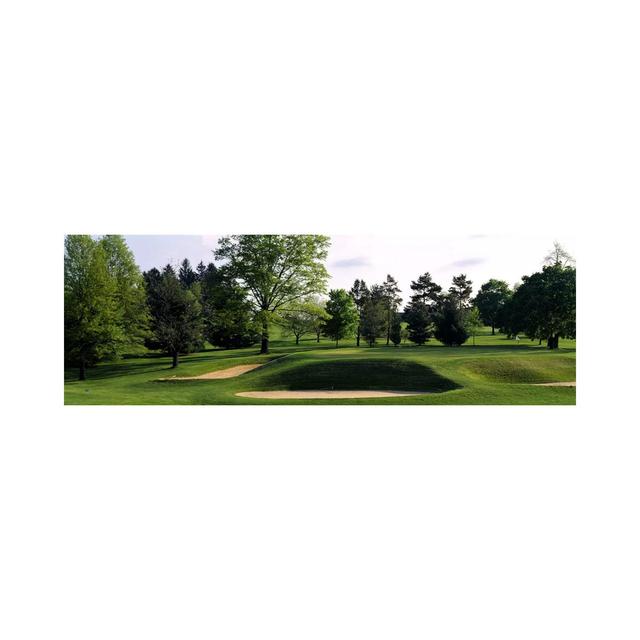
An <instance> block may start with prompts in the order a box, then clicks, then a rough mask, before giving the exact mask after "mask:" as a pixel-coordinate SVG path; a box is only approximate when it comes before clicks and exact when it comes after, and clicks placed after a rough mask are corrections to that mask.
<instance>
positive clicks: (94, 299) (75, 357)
mask: <svg viewBox="0 0 640 640" xmlns="http://www.w3.org/2000/svg"><path fill="white" fill-rule="evenodd" d="M126 342H127V336H126V334H125V332H124V322H123V318H122V311H121V310H120V309H119V308H118V289H117V282H116V280H115V279H114V278H113V277H112V276H111V275H110V273H109V266H108V262H107V255H106V252H105V250H104V247H103V246H102V245H101V244H100V243H98V242H96V241H94V240H93V239H92V238H91V236H86V235H85V236H82V235H69V236H67V237H66V238H65V255H64V351H65V360H66V361H67V362H68V363H70V364H73V365H77V366H79V367H80V379H84V377H85V375H86V373H85V372H86V368H87V367H90V366H92V365H94V364H96V363H97V362H98V361H99V360H101V359H103V358H114V357H117V356H118V355H120V353H121V349H122V347H123V345H124V344H126Z"/></svg>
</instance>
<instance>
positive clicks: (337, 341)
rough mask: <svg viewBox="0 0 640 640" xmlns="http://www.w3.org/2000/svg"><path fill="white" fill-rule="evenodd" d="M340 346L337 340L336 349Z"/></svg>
mask: <svg viewBox="0 0 640 640" xmlns="http://www.w3.org/2000/svg"><path fill="white" fill-rule="evenodd" d="M337 348H338V341H337V340H336V349H337Z"/></svg>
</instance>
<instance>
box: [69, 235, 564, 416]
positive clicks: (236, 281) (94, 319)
mask: <svg viewBox="0 0 640 640" xmlns="http://www.w3.org/2000/svg"><path fill="white" fill-rule="evenodd" d="M571 243H572V241H571V240H568V241H567V240H566V239H560V241H559V240H558V239H555V238H545V237H520V236H506V235H505V236H495V235H493V236H489V235H463V234H461V235H460V236H459V237H440V238H428V237H423V238H420V237H413V236H376V235H366V234H363V235H353V236H340V235H336V236H328V235H302V234H297V235H270V234H266V235H227V236H223V235H220V236H215V235H214V236H211V235H203V236H195V235H148V236H144V235H131V236H123V235H104V236H96V235H67V236H65V239H64V359H65V362H64V402H65V404H67V405H73V404H97V405H110V404H119V405H121V404H130V405H148V404H175V405H209V404H213V405H215V404H225V405H228V404H296V405H299V404H384V405H399V404H402V405H406V404H411V405H431V404H438V405H443V404H444V405H447V404H451V405H478V404H484V405H498V404H500V405H504V404H514V405H547V404H548V405H574V404H575V402H576V263H575V259H574V257H573V255H572V251H573V247H572V245H571Z"/></svg>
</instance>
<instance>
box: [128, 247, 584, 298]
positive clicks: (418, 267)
mask: <svg viewBox="0 0 640 640" xmlns="http://www.w3.org/2000/svg"><path fill="white" fill-rule="evenodd" d="M218 237H219V236H213V235H209V236H206V235H205V236H174V235H157V236H141V235H136V236H134V235H132V236H125V238H126V240H127V243H128V244H129V247H130V248H131V250H132V251H133V253H134V254H135V256H136V260H137V262H138V265H139V266H140V268H141V269H142V270H143V271H146V270H147V269H150V268H151V267H158V268H162V267H163V266H164V265H165V264H167V263H171V264H173V265H174V266H175V265H177V264H178V263H180V262H181V261H182V260H183V259H184V258H188V259H189V260H190V261H191V263H192V265H193V266H194V267H195V266H196V265H197V264H198V262H200V260H202V261H203V262H205V264H206V263H207V262H211V261H213V253H212V251H213V249H214V248H215V246H216V244H217V239H218ZM554 240H558V241H559V242H560V243H561V244H562V245H563V246H564V248H565V249H567V251H569V253H571V254H572V255H573V256H574V257H576V247H575V244H576V242H575V239H572V238H564V237H555V236H550V235H546V236H545V235H529V236H521V235H510V234H505V235H499V236H498V235H464V234H461V235H459V236H437V237H436V236H433V237H425V236H420V235H416V236H408V235H386V236H382V235H365V234H363V235H357V236H356V235H354V236H331V248H330V250H329V257H328V259H327V262H326V265H327V270H328V271H329V273H330V275H331V279H330V281H329V286H330V288H344V289H350V288H351V285H352V284H353V281H354V280H355V279H356V278H360V279H364V280H365V281H366V283H367V284H368V285H372V284H374V283H381V282H382V281H383V280H384V279H385V278H386V276H387V274H388V273H389V274H391V275H392V276H393V277H394V278H395V279H396V280H397V281H398V283H399V286H400V288H401V290H402V293H401V295H402V297H403V301H405V302H406V301H407V299H408V298H409V296H410V294H411V291H410V289H409V284H410V282H411V281H412V280H415V279H416V278H417V277H418V276H419V275H421V274H422V273H424V272H425V271H429V272H430V273H431V275H432V276H433V279H434V280H435V281H436V282H437V283H438V284H439V285H441V286H442V288H443V289H448V288H449V286H450V284H451V278H452V277H453V276H454V275H458V274H459V273H465V274H466V275H467V277H468V278H470V279H471V280H472V281H473V289H474V293H476V292H477V290H478V288H479V287H480V285H481V284H482V283H483V282H486V281H487V280H489V278H497V279H500V280H506V281H507V282H508V283H509V285H511V286H512V285H513V284H514V283H515V282H518V281H519V280H520V278H521V277H522V276H523V275H528V274H530V273H533V272H534V271H538V270H539V269H540V268H541V266H542V262H543V260H544V257H545V256H546V255H547V253H548V252H549V251H550V250H551V248H552V247H553V242H554Z"/></svg>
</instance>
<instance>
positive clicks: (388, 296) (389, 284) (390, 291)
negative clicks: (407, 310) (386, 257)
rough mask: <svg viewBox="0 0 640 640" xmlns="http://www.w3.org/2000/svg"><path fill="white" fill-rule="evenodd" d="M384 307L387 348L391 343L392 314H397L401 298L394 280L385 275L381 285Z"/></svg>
mask: <svg viewBox="0 0 640 640" xmlns="http://www.w3.org/2000/svg"><path fill="white" fill-rule="evenodd" d="M382 289H383V297H384V305H385V328H386V332H387V346H389V342H390V341H391V321H392V320H393V314H394V313H397V311H398V305H399V304H400V303H401V302H402V298H401V297H400V296H399V295H398V294H399V293H400V288H399V287H398V283H397V282H396V280H395V278H392V277H391V276H390V275H389V274H387V279H386V280H385V281H384V284H383V285H382Z"/></svg>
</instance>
